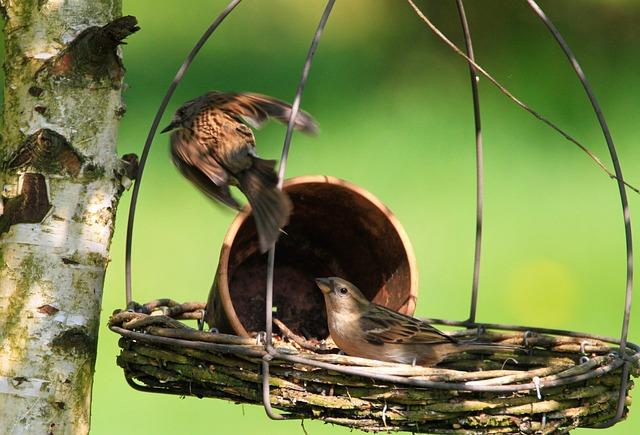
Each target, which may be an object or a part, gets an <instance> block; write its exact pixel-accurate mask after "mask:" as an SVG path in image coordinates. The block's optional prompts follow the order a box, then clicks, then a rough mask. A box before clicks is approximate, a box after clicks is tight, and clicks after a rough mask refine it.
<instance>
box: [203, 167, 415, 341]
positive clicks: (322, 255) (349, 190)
mask: <svg viewBox="0 0 640 435" xmlns="http://www.w3.org/2000/svg"><path fill="white" fill-rule="evenodd" d="M284 190H285V191H286V192H287V193H288V194H289V197H290V198H291V201H292V202H293V214H292V215H291V219H290V222H289V224H288V225H287V226H286V228H284V233H283V234H281V236H280V239H279V240H278V243H277V246H276V260H275V275H274V293H273V294H274V296H273V297H274V307H277V312H276V313H274V317H276V318H278V319H280V320H282V321H283V322H284V323H285V324H286V325H287V326H288V327H289V328H290V329H291V330H293V331H294V332H296V333H298V334H300V335H304V336H306V337H315V338H318V339H321V338H326V337H327V336H328V330H327V322H326V314H325V305H324V299H323V295H322V293H321V292H320V290H319V289H318V287H317V286H316V284H315V282H314V278H316V277H327V276H339V277H342V278H345V279H347V280H348V281H351V282H353V283H354V284H355V285H356V286H358V287H359V288H360V290H362V292H363V293H364V294H365V296H367V297H368V298H369V299H370V300H373V301H374V302H376V303H378V304H381V305H384V306H387V307H389V308H391V309H394V310H396V311H399V312H401V313H405V314H409V315H412V314H413V311H414V310H415V306H416V298H417V295H418V276H417V268H416V264H415V257H414V253H413V248H412V247H411V243H410V242H409V239H408V237H407V234H406V233H405V231H404V229H403V228H402V226H401V225H400V222H398V220H397V219H396V218H395V216H394V215H393V214H392V213H391V211H389V209H388V208H386V207H385V206H384V205H383V204H382V203H381V202H380V201H379V200H378V199H376V198H375V197H374V196H373V195H372V194H371V193H369V192H367V191H366V190H364V189H362V188H360V187H358V186H356V185H354V184H351V183H349V182H347V181H344V180H340V179H337V178H333V177H327V176H303V177H296V178H293V179H290V180H287V181H286V182H285V184H284ZM266 270H267V255H266V254H260V251H259V247H258V240H257V237H256V228H255V224H254V221H253V217H252V216H251V215H250V214H249V213H248V212H247V211H246V210H245V211H243V212H242V213H240V214H238V216H237V217H236V219H235V220H234V221H233V222H232V223H231V227H230V228H229V230H228V231H227V234H226V236H225V238H224V243H223V246H222V251H221V253H220V261H219V263H218V271H217V273H216V277H215V281H214V283H213V286H212V288H211V293H210V295H209V301H208V305H207V315H206V320H207V323H208V324H209V326H211V327H213V326H215V327H216V328H218V329H219V330H220V331H221V332H227V333H235V334H236V335H240V336H249V335H250V334H251V333H252V332H257V331H264V329H265V324H264V305H265V287H266ZM276 330H277V329H276Z"/></svg>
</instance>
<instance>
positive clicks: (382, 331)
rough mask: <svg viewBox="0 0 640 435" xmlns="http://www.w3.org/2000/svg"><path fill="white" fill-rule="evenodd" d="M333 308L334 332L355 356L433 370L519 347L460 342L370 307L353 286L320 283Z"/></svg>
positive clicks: (329, 317) (329, 310) (319, 280)
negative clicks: (455, 358) (448, 361)
mask: <svg viewBox="0 0 640 435" xmlns="http://www.w3.org/2000/svg"><path fill="white" fill-rule="evenodd" d="M316 283H317V285H318V287H320V290H322V293H324V301H325V304H326V306H327V322H328V325H329V333H330V334H331V338H333V341H334V342H335V343H336V345H337V346H338V347H339V348H340V350H342V351H343V352H345V353H346V354H347V355H350V356H358V357H363V358H370V359H377V360H381V361H390V362H396V363H404V364H418V365H424V366H432V365H435V364H438V363H439V362H440V361H442V359H443V358H444V357H446V356H447V355H448V354H451V353H457V352H465V351H474V350H476V351H477V350H480V351H491V350H495V349H501V348H508V349H510V350H513V349H517V348H518V347H517V346H513V347H511V346H503V345H493V344H490V343H484V344H482V343H470V342H466V343H465V342H458V341H457V340H456V339H454V338H453V337H450V336H448V335H445V334H443V333H442V332H440V331H438V330H437V329H436V328H434V327H433V326H431V325H429V324H427V323H425V322H423V321H421V320H418V319H415V318H413V317H409V316H405V315H404V314H400V313H397V312H395V311H393V310H390V309H388V308H385V307H383V306H381V305H377V304H374V303H373V302H369V300H368V299H367V298H365V297H364V295H363V294H362V293H361V292H360V290H358V288H357V287H356V286H355V285H353V284H351V283H350V282H348V281H346V280H344V279H342V278H337V277H331V278H317V279H316Z"/></svg>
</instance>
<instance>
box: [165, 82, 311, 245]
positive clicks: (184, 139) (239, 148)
mask: <svg viewBox="0 0 640 435" xmlns="http://www.w3.org/2000/svg"><path fill="white" fill-rule="evenodd" d="M290 115H291V106H290V105H289V104H287V103H285V102H283V101H280V100H276V99H275V98H271V97H267V96H265V95H259V94H250V93H232V92H218V91H213V92H209V93H207V94H204V95H202V96H200V97H198V98H196V99H194V100H191V101H188V102H186V103H185V104H183V105H182V106H181V107H180V108H179V109H178V110H177V111H176V113H175V115H174V116H173V119H172V121H171V124H169V125H168V126H167V127H166V128H165V129H164V130H162V133H165V132H167V131H170V130H175V131H174V132H173V133H172V134H171V156H172V158H173V162H174V163H175V165H176V166H177V167H178V169H179V170H180V172H181V173H182V175H184V176H185V177H186V178H188V179H189V180H190V181H191V182H192V183H193V184H195V185H196V186H197V187H198V188H199V189H200V190H201V191H202V192H204V193H205V194H206V195H207V196H209V197H210V198H213V199H216V200H218V201H220V202H222V203H224V204H226V205H228V206H229V207H232V208H235V209H239V208H240V204H239V203H238V202H237V201H236V200H235V198H233V196H232V195H231V191H230V190H229V186H237V187H238V188H239V189H240V191H241V192H242V193H244V194H245V196H246V197H247V200H248V201H249V204H251V208H252V210H253V216H254V219H255V222H256V228H257V230H258V238H259V241H260V249H261V251H262V252H265V251H267V250H268V249H269V247H270V246H271V244H273V243H274V242H275V241H276V240H277V239H278V236H279V234H280V228H282V227H283V226H285V225H286V224H287V222H288V220H289V214H290V213H291V208H292V206H291V201H290V200H289V198H288V197H287V195H286V194H285V193H284V192H282V191H280V190H279V189H278V188H277V187H276V185H277V182H278V177H277V175H276V173H275V171H274V167H275V164H276V161H275V160H263V159H261V158H259V157H258V155H257V154H256V143H255V142H256V141H255V138H254V137H253V132H252V131H251V129H250V128H249V127H247V125H245V123H246V124H248V125H250V126H252V127H254V128H259V127H260V126H262V125H263V124H264V123H265V122H266V121H267V120H268V119H269V118H270V117H272V118H275V119H277V120H279V121H281V122H283V123H287V122H289V117H290ZM295 128H296V130H300V131H303V132H305V133H311V134H313V133H316V132H317V125H316V123H315V121H314V119H313V118H312V117H311V116H310V115H309V114H308V113H306V112H303V111H300V112H299V114H298V116H297V117H296V122H295Z"/></svg>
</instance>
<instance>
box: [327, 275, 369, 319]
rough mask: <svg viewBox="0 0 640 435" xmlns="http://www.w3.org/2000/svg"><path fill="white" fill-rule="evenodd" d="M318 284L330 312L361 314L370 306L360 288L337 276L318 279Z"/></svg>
mask: <svg viewBox="0 0 640 435" xmlns="http://www.w3.org/2000/svg"><path fill="white" fill-rule="evenodd" d="M316 284H317V285H318V287H319V288H320V290H321V291H322V293H323V294H324V301H325V304H326V305H327V310H328V311H335V312H342V313H348V312H360V311H361V310H362V309H364V308H366V307H367V306H368V305H369V304H370V302H369V300H368V299H367V298H365V297H364V295H363V294H362V292H361V291H360V290H359V289H358V287H356V286H355V285H353V284H352V283H350V282H349V281H347V280H345V279H342V278H338V277H335V276H334V277H329V278H316Z"/></svg>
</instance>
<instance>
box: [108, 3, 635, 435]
mask: <svg viewBox="0 0 640 435" xmlns="http://www.w3.org/2000/svg"><path fill="white" fill-rule="evenodd" d="M240 1H241V0H232V1H231V2H230V3H229V4H228V5H227V7H226V8H225V9H224V10H223V11H222V12H221V14H220V15H219V16H218V17H217V18H216V19H215V20H214V21H213V23H212V24H211V25H210V26H209V28H208V29H207V30H206V31H205V33H204V34H203V35H202V37H201V38H200V39H199V40H198V42H197V44H196V45H195V47H194V48H193V49H192V51H191V52H190V53H189V55H188V56H187V58H186V59H185V61H184V62H183V64H182V66H181V67H180V69H179V70H178V72H177V74H176V76H175V78H174V79H173V81H172V83H171V85H170V86H169V88H168V90H167V93H166V95H165V97H164V98H163V100H162V102H161V104H160V107H159V109H158V112H157V113H156V116H155V118H154V120H153V123H152V125H151V128H150V131H149V134H148V136H147V139H146V142H145V145H144V148H143V152H142V154H141V158H140V165H139V171H138V177H137V181H136V183H135V185H134V188H133V192H132V198H131V205H130V211H129V220H128V223H127V241H126V258H125V281H126V299H127V304H128V305H129V304H130V303H131V301H132V294H131V252H132V249H131V248H132V241H133V222H134V219H135V211H136V204H137V198H138V194H139V189H140V183H141V178H142V173H143V171H144V167H145V164H146V160H147V156H148V153H149V150H150V147H151V143H152V142H153V138H154V136H155V133H156V130H157V127H158V125H159V123H160V120H161V118H162V116H163V114H164V111H165V110H166V107H167V105H168V103H169V100H170V99H171V96H172V95H173V93H174V91H175V89H176V88H177V86H178V84H179V83H180V81H181V80H182V78H183V77H184V74H185V73H186V71H187V70H188V68H189V66H190V65H191V63H192V61H193V59H194V58H195V56H196V55H197V53H198V52H199V51H200V49H201V48H202V46H203V45H204V44H205V43H206V41H207V40H208V39H209V37H210V36H211V35H212V34H213V32H214V31H215V30H216V29H217V28H218V26H219V25H220V24H221V23H222V21H224V19H225V18H226V17H227V16H228V15H229V14H230V13H231V11H233V9H234V8H235V7H236V6H237V5H238V4H239V3H240ZM527 2H528V4H529V5H530V7H531V8H532V9H533V10H534V12H535V13H536V14H537V15H538V16H539V17H540V18H541V19H542V21H543V22H544V24H545V25H546V26H547V28H548V29H549V30H550V32H551V33H552V35H553V36H554V38H555V39H556V41H557V42H558V43H559V45H560V46H561V48H562V50H563V51H564V53H565V55H566V56H567V58H568V59H569V61H570V62H571V65H572V67H573V68H574V70H575V72H576V74H577V76H578V78H579V79H580V81H581V83H582V85H583V87H584V89H585V91H586V93H587V96H588V98H589V100H590V102H591V104H592V106H593V108H594V111H595V113H596V116H597V118H598V121H599V123H600V126H601V128H602V130H603V133H604V136H605V139H606V141H607V145H608V148H609V152H610V155H611V159H612V161H613V164H614V170H615V177H614V178H616V180H617V182H618V188H619V191H620V198H621V202H622V208H623V217H624V223H625V236H626V245H627V289H626V297H625V314H624V319H623V327H622V334H621V339H620V340H619V341H615V340H611V339H608V338H606V337H599V336H595V335H588V334H579V333H574V332H572V331H562V330H553V329H547V328H526V327H520V326H503V325H497V324H482V323H476V322H475V315H476V306H477V292H478V280H479V270H480V253H481V240H482V210H483V207H482V205H483V201H482V200H483V177H482V176H483V171H482V166H483V165H482V163H483V162H482V132H481V123H480V106H479V96H478V89H477V80H478V76H477V68H478V66H477V64H476V63H475V61H474V55H473V46H472V41H471V36H470V31H469V27H468V23H467V20H466V15H465V12H464V6H463V3H462V0H456V5H457V8H458V13H459V16H460V20H461V25H462V29H463V33H464V37H465V46H466V53H467V55H466V56H465V57H466V58H467V60H468V63H469V71H470V78H471V88H472V98H473V105H474V122H475V126H476V170H477V175H476V177H477V178H476V181H477V185H476V249H475V255H474V274H473V283H472V299H471V308H470V316H469V319H468V320H467V321H464V322H454V321H446V320H441V321H438V320H432V322H433V323H441V324H449V325H453V324H457V325H460V326H466V327H470V326H476V327H488V328H494V329H496V328H497V329H514V330H531V331H537V332H545V333H552V334H553V333H567V335H572V336H581V337H585V338H598V339H605V341H609V342H610V343H616V344H619V345H620V358H616V359H614V360H613V361H612V362H611V363H610V364H609V365H607V366H604V367H601V368H599V369H597V370H594V371H592V372H589V373H585V374H583V375H579V376H574V377H570V378H564V379H560V380H557V381H554V382H552V383H548V384H547V385H546V386H547V387H550V386H556V385H565V384H568V383H570V382H578V381H582V380H586V379H589V378H592V377H595V376H600V375H602V374H604V373H606V372H609V371H611V370H615V369H617V368H619V367H620V366H623V370H622V382H621V387H620V396H619V400H618V407H617V413H616V416H615V417H614V418H613V419H611V420H610V421H608V422H605V423H603V424H602V425H601V426H602V427H608V426H611V425H613V424H615V423H616V422H617V421H619V420H620V418H621V417H622V414H623V412H624V398H625V396H626V386H627V381H628V375H629V371H630V365H631V362H630V360H629V357H628V356H627V354H626V349H627V348H631V349H633V350H635V351H636V354H635V355H634V356H633V358H635V359H638V355H639V353H640V348H638V346H636V345H634V344H632V343H628V342H627V335H628V326H629V318H630V306H631V296H632V287H633V249H632V239H631V221H630V214H629V207H628V201H627V197H626V190H625V184H626V183H625V181H624V179H623V177H622V170H621V168H620V163H619V159H618V157H617V153H616V150H615V145H614V144H613V140H612V138H611V135H610V132H609V129H608V127H607V124H606V121H605V119H604V115H603V114H602V111H601V109H600V107H599V105H598V103H597V100H596V98H595V96H594V95H593V92H592V90H591V87H590V85H589V83H588V81H587V80H586V77H585V76H584V73H583V71H582V69H581V67H580V65H579V64H578V62H577V60H576V59H575V56H574V55H573V53H572V52H571V50H570V49H569V47H568V45H567V44H566V42H565V41H564V39H563V38H562V36H561V35H560V33H559V32H558V30H557V29H556V28H555V26H554V25H553V24H552V23H551V21H550V20H549V19H548V18H547V17H546V15H545V14H544V12H543V11H542V9H540V7H539V6H538V5H537V4H536V3H535V1H533V0H527ZM334 3H335V0H329V1H328V2H327V6H326V7H325V10H324V13H323V15H322V18H321V20H320V23H319V24H318V28H317V30H316V33H315V35H314V39H313V41H312V44H311V47H310V50H309V53H308V54H307V58H306V61H305V65H304V68H303V72H302V76H301V79H300V82H299V84H298V88H297V91H296V97H295V99H294V102H293V105H292V114H291V118H290V120H289V124H288V126H287V133H286V135H285V140H284V144H283V150H282V157H281V160H280V167H279V171H278V178H279V184H278V185H279V187H282V181H283V179H284V173H285V170H286V162H287V157H288V153H289V149H290V143H291V138H292V133H293V125H294V121H295V117H296V115H297V113H298V111H299V107H300V101H301V96H302V91H303V89H304V85H305V83H306V80H307V77H308V74H309V71H310V67H311V61H312V59H313V56H314V54H315V50H316V48H317V45H318V43H319V39H320V36H321V34H322V30H323V29H324V26H325V25H326V22H327V20H328V18H329V14H330V12H331V9H332V8H333V5H334ZM410 3H411V2H410ZM481 71H482V70H481ZM482 72H483V74H485V75H486V73H485V72H484V71H482ZM517 103H518V102H517ZM520 105H521V106H522V104H520ZM523 108H525V110H529V111H530V112H531V110H530V109H528V108H527V107H523ZM531 113H533V114H534V115H536V114H535V113H534V112H531ZM536 116H537V115H536ZM538 117H539V116H538ZM539 118H540V117H539ZM542 120H543V121H545V119H542ZM545 122H546V121H545ZM547 124H549V122H547ZM549 125H551V124H549ZM551 126H552V127H553V128H555V129H556V130H558V129H557V128H556V127H554V126H553V125H551ZM558 131H559V132H560V133H561V134H563V135H564V136H565V137H567V138H568V139H569V140H571V139H572V138H571V137H568V136H567V135H566V134H565V133H564V132H562V131H560V130H558ZM572 142H574V143H576V144H577V145H578V146H580V147H581V145H580V144H579V143H577V142H576V141H575V140H572ZM581 148H582V147H581ZM592 158H593V157H592ZM596 162H598V160H597V159H596ZM274 259H275V248H274V247H272V249H271V250H270V251H269V256H268V265H267V267H268V280H267V289H266V290H267V306H266V311H265V317H266V320H267V322H266V343H265V351H264V352H259V353H260V354H261V356H262V359H263V362H262V366H263V404H264V407H265V410H266V412H267V414H268V415H269V417H271V418H274V419H284V418H285V416H282V415H278V414H275V413H274V412H273V409H272V408H271V404H270V400H269V361H270V360H272V359H275V358H277V359H281V360H285V361H291V362H296V363H303V364H309V365H312V366H316V367H320V368H325V369H329V370H334V371H337V372H340V373H344V374H351V375H362V374H363V373H362V372H360V371H359V370H357V369H353V368H348V367H343V366H339V365H335V364H328V363H321V362H318V361H313V360H309V359H306V358H302V357H296V356H292V355H283V354H279V353H278V352H277V351H276V350H275V349H274V348H273V346H272V341H271V340H272V323H271V320H272V309H273V308H272V306H273V271H274ZM525 328H526V329H525ZM111 329H112V330H114V331H115V332H118V333H120V334H121V335H126V336H132V337H133V336H135V338H136V339H139V340H145V341H153V342H158V341H162V339H163V338H162V337H150V336H148V335H144V334H139V333H135V332H132V331H127V330H124V329H122V328H118V327H112V328H111ZM165 340H167V339H165ZM169 340H172V342H173V343H175V342H176V341H180V342H184V343H181V344H182V345H185V346H186V347H196V348H202V347H208V348H210V350H212V349H218V350H220V349H219V347H220V346H224V345H215V344H210V343H193V342H189V341H187V340H176V339H169ZM194 344H199V345H200V346H193V345H194ZM366 376H367V377H370V378H373V379H377V380H380V381H385V382H395V383H403V384H407V385H412V386H417V387H428V388H438V389H457V390H466V391H523V390H531V389H534V388H536V387H537V385H536V384H535V383H530V384H521V385H517V386H504V385H502V386H469V385H466V386H465V385H455V384H451V383H446V382H433V381H422V380H408V379H405V378H402V377H397V376H390V375H374V376H372V375H371V374H370V373H367V374H366ZM127 381H128V382H129V380H127ZM129 384H130V385H132V386H133V387H134V388H137V389H141V388H138V387H139V386H135V384H134V383H133V382H129ZM142 390H144V389H142ZM153 391H155V390H153Z"/></svg>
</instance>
